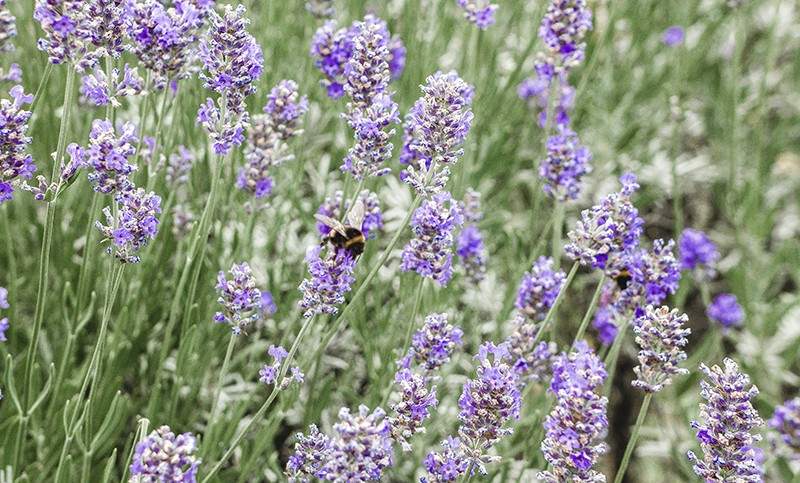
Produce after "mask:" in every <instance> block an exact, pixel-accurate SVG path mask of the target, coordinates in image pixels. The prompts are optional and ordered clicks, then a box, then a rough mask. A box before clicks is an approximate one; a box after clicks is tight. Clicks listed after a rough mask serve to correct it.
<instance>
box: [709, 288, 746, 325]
mask: <svg viewBox="0 0 800 483" xmlns="http://www.w3.org/2000/svg"><path fill="white" fill-rule="evenodd" d="M706 314H707V315H708V318H709V319H711V320H713V321H715V322H718V323H719V324H720V325H722V327H723V328H724V329H726V330H727V329H730V328H731V327H735V326H738V325H741V323H742V320H744V310H743V309H742V306H741V305H739V301H738V300H737V299H736V295H733V294H730V293H721V294H719V295H717V296H716V297H714V300H713V301H711V305H709V306H708V309H706Z"/></svg>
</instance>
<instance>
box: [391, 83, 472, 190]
mask: <svg viewBox="0 0 800 483" xmlns="http://www.w3.org/2000/svg"><path fill="white" fill-rule="evenodd" d="M472 95H473V88H472V86H470V85H469V84H467V83H466V82H464V80H462V79H461V78H460V77H459V76H458V74H457V73H456V72H450V73H447V74H444V73H442V72H436V73H435V74H433V75H431V76H428V78H427V80H426V83H425V85H424V86H422V97H420V98H419V99H418V100H417V101H416V102H415V103H414V106H413V107H412V108H411V110H410V111H409V113H408V115H407V116H406V119H405V127H404V129H405V134H404V136H403V152H402V154H401V155H400V162H401V163H402V164H405V165H407V166H406V168H405V170H404V172H403V173H401V179H403V181H404V182H406V183H408V184H409V185H411V186H412V187H413V188H414V189H415V190H416V191H417V192H418V193H420V194H422V195H425V196H427V195H429V194H431V193H438V192H440V191H441V190H442V189H443V188H444V186H445V184H447V180H448V179H449V176H450V166H452V165H454V164H455V163H456V162H457V161H458V159H459V158H460V157H461V156H462V155H463V154H464V150H463V149H462V148H461V146H462V145H463V143H464V140H465V139H466V138H467V134H468V133H469V130H470V127H471V125H472V109H471V104H472Z"/></svg>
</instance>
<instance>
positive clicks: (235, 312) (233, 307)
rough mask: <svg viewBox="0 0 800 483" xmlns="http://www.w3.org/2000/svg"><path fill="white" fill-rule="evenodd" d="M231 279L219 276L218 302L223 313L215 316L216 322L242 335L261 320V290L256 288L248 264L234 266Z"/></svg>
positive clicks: (223, 275)
mask: <svg viewBox="0 0 800 483" xmlns="http://www.w3.org/2000/svg"><path fill="white" fill-rule="evenodd" d="M229 273H230V275H231V279H230V280H228V279H227V278H225V272H223V271H220V272H219V273H218V274H217V293H218V294H219V297H218V298H217V302H218V303H219V304H220V305H222V311H221V312H217V313H215V314H214V322H217V323H220V324H228V325H230V326H231V330H232V331H233V333H234V334H236V335H239V334H241V333H242V332H243V331H244V330H245V329H246V328H247V326H248V325H250V324H251V323H253V322H255V321H257V320H259V319H260V318H261V313H262V312H261V290H259V289H258V288H257V287H256V278H255V276H254V275H253V271H252V270H251V269H250V265H248V264H247V262H242V263H240V264H234V265H233V266H232V267H231V270H230V272H229Z"/></svg>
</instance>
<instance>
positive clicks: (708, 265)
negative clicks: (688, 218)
mask: <svg viewBox="0 0 800 483" xmlns="http://www.w3.org/2000/svg"><path fill="white" fill-rule="evenodd" d="M678 246H679V248H680V258H681V269H682V270H702V271H704V274H705V275H706V276H708V277H709V278H710V276H713V274H714V269H715V266H716V264H717V261H718V260H719V251H717V246H716V245H715V244H714V242H713V241H711V239H710V238H708V235H706V234H705V233H703V232H702V231H700V230H693V229H691V228H687V229H685V230H683V233H681V238H680V240H679V242H678Z"/></svg>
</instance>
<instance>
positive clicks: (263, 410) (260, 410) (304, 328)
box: [202, 316, 314, 483]
mask: <svg viewBox="0 0 800 483" xmlns="http://www.w3.org/2000/svg"><path fill="white" fill-rule="evenodd" d="M313 321H314V317H313V316H312V317H309V318H307V319H306V321H305V322H303V326H302V327H301V328H300V332H299V333H298V334H297V337H296V338H295V339H294V342H293V343H292V347H291V349H289V355H288V356H286V359H285V360H284V361H283V365H282V366H281V370H280V372H279V373H278V377H277V378H276V379H275V385H274V386H273V387H272V392H271V393H270V394H269V397H268V398H267V400H266V401H264V404H262V405H261V407H260V408H258V411H256V413H255V414H254V415H253V417H252V418H251V419H250V421H248V423H247V424H246V425H245V427H244V428H242V430H241V431H239V434H237V435H236V436H235V437H234V438H233V441H232V442H231V445H230V446H229V447H228V449H227V450H226V451H225V454H224V455H222V458H220V460H219V461H217V464H215V465H214V466H213V467H212V468H211V470H210V471H209V472H208V474H207V475H206V476H205V477H204V478H203V480H202V483H206V482H208V481H209V480H211V478H212V477H213V476H214V475H215V474H217V472H218V471H219V470H220V468H222V465H223V464H224V463H225V461H227V460H228V458H230V456H231V454H233V452H234V451H235V450H236V448H237V447H238V446H239V443H241V442H242V438H244V437H245V436H246V435H247V433H248V432H250V429H252V427H253V425H255V424H256V422H257V421H260V420H261V418H262V416H264V413H266V412H267V409H269V407H270V406H271V405H272V401H274V400H275V398H276V397H277V396H278V392H280V390H281V383H282V381H283V378H284V377H285V376H286V372H287V371H288V370H289V366H290V365H291V364H292V361H293V360H294V355H295V353H296V352H297V348H298V347H299V346H300V342H302V340H303V338H304V337H305V335H306V333H307V332H308V329H309V328H310V327H311V323H312V322H313Z"/></svg>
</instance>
